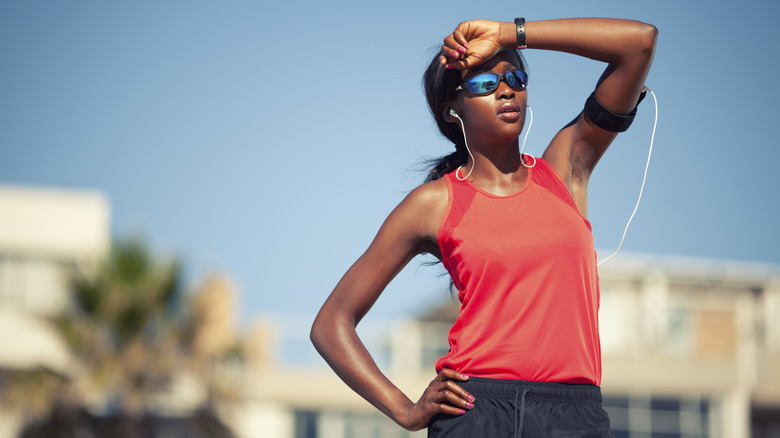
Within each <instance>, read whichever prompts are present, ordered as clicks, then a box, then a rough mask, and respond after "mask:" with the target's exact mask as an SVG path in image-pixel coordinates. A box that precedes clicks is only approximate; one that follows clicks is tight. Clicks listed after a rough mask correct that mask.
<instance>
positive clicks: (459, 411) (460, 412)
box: [458, 409, 466, 415]
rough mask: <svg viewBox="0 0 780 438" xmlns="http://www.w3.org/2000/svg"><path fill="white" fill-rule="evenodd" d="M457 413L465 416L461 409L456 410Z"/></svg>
mask: <svg viewBox="0 0 780 438" xmlns="http://www.w3.org/2000/svg"><path fill="white" fill-rule="evenodd" d="M458 413H459V414H461V415H463V414H465V413H466V411H464V410H463V409H458Z"/></svg>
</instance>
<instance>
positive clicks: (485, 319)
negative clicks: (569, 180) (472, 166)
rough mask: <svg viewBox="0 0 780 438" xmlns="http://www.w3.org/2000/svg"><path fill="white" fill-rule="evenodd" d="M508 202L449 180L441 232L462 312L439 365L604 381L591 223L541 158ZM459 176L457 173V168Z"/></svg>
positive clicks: (490, 373) (493, 374) (504, 375)
mask: <svg viewBox="0 0 780 438" xmlns="http://www.w3.org/2000/svg"><path fill="white" fill-rule="evenodd" d="M536 162H537V164H536V166H535V167H533V168H531V169H528V178H527V180H526V184H525V186H524V187H523V188H522V189H521V190H520V191H519V192H517V193H515V194H513V195H510V196H496V195H492V194H490V193H487V192H485V191H483V190H481V189H479V188H478V187H476V186H475V185H473V184H472V183H471V182H469V181H458V179H457V178H455V177H454V173H455V172H452V173H449V174H447V175H445V176H444V178H445V180H446V182H447V187H448V190H449V205H448V207H447V212H446V213H445V215H444V218H443V220H442V223H441V226H440V228H439V246H440V248H441V253H442V259H443V262H444V266H445V268H446V269H447V271H448V272H449V273H450V276H451V277H452V279H453V283H454V285H455V287H456V288H457V290H458V298H459V299H460V302H461V306H460V313H459V315H458V318H457V320H456V321H455V324H454V325H453V326H452V329H451V330H450V333H449V336H448V338H449V343H450V351H449V353H448V354H447V355H446V356H444V357H442V358H440V359H439V360H438V361H437V362H436V369H437V371H440V370H441V369H442V368H450V369H454V370H457V371H459V372H462V373H464V374H466V375H469V376H475V377H490V378H497V379H515V380H532V381H544V382H565V383H590V384H595V385H599V384H600V383H601V345H600V343H599V333H598V307H599V286H598V274H597V271H596V251H595V249H594V247H593V235H592V233H591V227H590V223H589V222H588V221H587V220H586V219H585V218H584V217H582V215H580V213H579V210H578V209H577V206H576V204H575V203H574V200H573V199H572V197H571V194H570V193H569V191H568V189H567V188H566V186H565V184H564V183H563V180H562V179H561V177H560V176H559V175H558V173H557V172H556V171H555V169H553V167H552V166H550V165H549V164H548V163H547V162H545V161H544V160H543V159H541V158H537V159H536ZM456 172H457V171H456Z"/></svg>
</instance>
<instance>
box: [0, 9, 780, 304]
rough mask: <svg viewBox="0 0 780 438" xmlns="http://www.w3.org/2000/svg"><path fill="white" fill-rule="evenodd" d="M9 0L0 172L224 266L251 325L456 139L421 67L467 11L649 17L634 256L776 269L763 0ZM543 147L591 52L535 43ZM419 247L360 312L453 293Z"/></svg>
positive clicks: (605, 186) (594, 199) (637, 147)
mask: <svg viewBox="0 0 780 438" xmlns="http://www.w3.org/2000/svg"><path fill="white" fill-rule="evenodd" d="M476 5H477V3H475V2H473V1H460V0H454V1H447V2H440V1H426V2H411V1H408V0H402V1H396V2H381V3H376V4H375V3H373V2H365V1H361V2H357V1H354V2H327V3H326V2H314V1H303V2H301V1H298V2H296V1H290V2H277V3H276V4H274V5H268V2H249V1H227V2H190V1H166V2H152V1H140V2H83V1H71V2H61V1H41V2H3V3H2V4H1V5H0V59H2V62H0V184H24V185H35V186H49V187H50V186H54V187H66V188H89V189H99V190H101V191H103V192H105V193H106V194H107V196H108V197H109V198H110V200H111V204H112V220H113V229H114V231H115V233H117V235H120V236H127V235H130V234H132V233H136V232H140V233H142V234H144V235H145V236H146V237H147V238H148V240H149V241H150V242H151V243H152V244H153V246H154V247H155V249H156V250H157V251H159V252H160V253H162V254H170V255H179V256H181V257H182V258H183V259H184V261H185V262H186V263H187V265H188V267H189V272H190V274H189V275H190V279H191V280H192V281H196V280H197V279H198V278H200V277H202V276H203V275H206V274H208V273H210V272H222V273H226V274H228V275H230V276H231V277H233V278H234V280H235V281H236V283H237V284H238V285H239V287H240V289H241V293H242V310H241V313H242V315H243V316H244V318H251V317H252V316H254V315H258V314H261V313H276V312H296V313H304V314H312V315H313V314H314V313H315V312H316V311H317V309H318V308H319V306H320V305H321V303H322V302H323V301H324V299H325V298H326V296H327V294H328V293H329V292H330V290H331V289H332V288H333V286H334V285H335V284H336V282H337V281H338V279H339V278H340V276H341V275H342V274H343V272H344V271H345V270H346V269H347V268H348V267H349V265H350V264H351V263H352V262H353V261H354V260H355V259H356V258H357V257H358V256H359V255H360V254H361V253H362V251H363V250H364V249H365V248H366V246H367V245H368V243H369V242H370V241H371V239H372V237H373V236H374V233H375V232H376V230H377V229H378V227H379V225H380V224H381V222H382V221H383V220H384V218H385V217H386V215H387V214H388V213H389V212H390V210H391V209H392V208H393V207H394V206H395V205H396V204H397V203H398V202H399V201H400V200H401V199H402V198H403V196H404V195H405V193H407V192H408V191H409V190H411V189H412V188H414V187H415V186H416V185H417V184H419V182H420V181H421V180H422V179H423V176H424V174H423V173H422V172H419V171H418V170H419V168H420V163H421V161H422V160H424V159H427V158H431V157H435V156H440V155H444V154H446V153H449V151H450V148H451V146H450V145H448V144H447V143H446V142H445V141H444V140H443V139H442V138H441V137H439V135H438V134H437V131H436V130H435V126H434V124H433V122H432V120H431V118H430V116H429V115H428V113H427V109H426V107H425V103H424V99H423V96H422V91H421V87H420V77H421V74H422V71H423V69H424V68H425V65H426V64H427V62H428V61H429V59H430V57H431V56H432V55H433V53H434V52H433V51H432V49H433V50H434V51H435V48H436V47H438V45H439V44H440V41H441V39H442V38H443V36H444V35H445V34H446V33H448V32H450V31H451V30H452V29H453V28H454V26H455V25H456V24H457V23H458V22H460V21H462V20H466V19H473V18H487V19H496V20H505V21H511V20H512V19H513V18H514V17H516V16H525V17H526V19H527V20H537V19H549V18H559V17H576V16H607V17H621V18H632V19H637V20H642V21H647V22H649V23H652V24H655V25H656V26H657V27H658V28H659V29H660V37H659V42H658V49H657V53H656V58H655V63H654V66H653V69H652V71H651V73H650V76H649V78H648V81H647V85H648V86H649V87H650V88H652V89H653V90H654V91H655V92H656V94H657V96H658V100H659V121H658V132H657V134H656V145H655V150H654V155H653V159H652V162H651V167H650V173H649V175H648V181H647V185H646V188H645V197H644V199H643V203H642V205H641V206H640V209H639V212H638V214H637V217H636V218H635V219H634V222H633V224H632V227H631V229H630V230H629V233H628V236H627V238H626V242H625V244H624V251H630V252H640V253H651V254H673V255H684V256H696V257H709V258H716V259H734V260H746V261H761V262H770V263H774V264H780V252H778V247H780V233H778V231H777V224H778V223H780V207H779V204H780V203H778V195H777V191H778V188H780V183H778V177H777V176H776V168H777V163H780V141H778V138H777V136H776V124H777V120H778V116H779V115H780V110H778V106H777V104H776V100H777V98H776V96H775V93H776V90H777V80H776V78H777V75H778V71H780V68H778V61H777V55H778V50H777V48H776V45H777V42H778V41H780V30H779V28H778V26H777V25H776V23H775V20H776V17H777V16H778V15H780V6H778V4H777V3H775V2H768V1H765V2H758V1H744V2H726V1H707V2H705V1H672V0H662V1H655V2H633V1H625V0H608V1H592V2H580V1H548V2H535V3H534V4H531V3H528V4H525V3H522V2H517V3H514V4H508V3H493V4H486V3H479V6H480V7H479V8H476V7H475V6H476ZM525 55H526V57H527V59H528V61H529V63H530V76H531V79H530V86H529V102H530V104H531V105H532V107H533V109H534V117H535V119H534V127H533V129H532V131H531V133H530V137H529V139H528V144H527V146H526V151H527V152H530V153H532V154H534V155H540V154H541V152H542V151H543V150H544V147H545V146H546V144H547V142H548V141H549V139H550V138H551V137H552V135H553V134H554V133H555V132H556V131H557V130H558V129H559V128H560V127H561V126H563V125H564V124H565V123H566V122H568V121H569V120H570V119H571V118H572V117H573V116H574V115H575V114H577V113H578V112H579V111H580V109H581V107H582V104H583V102H584V100H585V98H586V97H587V95H588V94H589V93H590V91H591V90H592V88H593V86H594V84H595V81H596V79H597V78H598V76H599V74H600V72H601V71H602V70H603V68H604V66H603V65H601V64H600V63H598V62H594V61H590V60H587V59H579V58H577V57H574V56H571V55H566V54H560V53H545V52H540V51H534V50H528V51H526V52H525ZM652 115H653V104H652V99H648V100H646V101H645V102H644V103H643V104H642V106H641V107H640V111H639V115H638V117H637V120H636V121H635V123H634V126H633V127H632V128H631V130H630V131H629V132H628V133H626V134H624V135H621V136H620V137H619V138H618V140H617V141H616V142H615V143H614V145H613V147H612V148H611V149H610V151H609V152H608V154H607V155H606V157H605V158H604V159H603V160H602V162H601V163H600V164H599V167H598V168H597V172H596V173H595V175H594V177H593V179H592V183H591V191H590V193H591V197H590V198H591V201H590V219H591V222H592V223H593V226H594V236H595V239H596V246H597V248H598V249H603V251H600V254H601V255H602V256H603V255H606V254H607V253H608V250H610V249H614V248H615V247H616V246H617V244H618V242H619V240H620V235H621V233H622V230H623V227H624V225H625V222H626V220H627V219H628V216H629V215H630V213H631V211H632V209H633V206H634V202H635V198H636V195H637V193H638V190H639V184H640V182H641V177H642V170H643V169H644V162H645V161H644V160H645V157H646V154H647V149H648V146H649V141H650V133H651V128H652V122H653V117H652ZM439 274H441V271H440V269H439V268H437V267H434V268H431V267H420V263H419V261H418V260H415V261H413V262H412V263H411V264H410V266H409V267H408V268H407V269H406V270H405V271H404V272H402V273H401V275H400V276H399V278H398V279H397V280H396V281H395V282H394V283H393V284H391V286H390V287H389V288H388V290H387V291H386V292H385V294H384V295H383V297H382V298H381V299H380V301H379V302H378V303H377V305H376V306H375V309H374V311H373V312H372V315H375V316H377V317H395V316H399V315H403V314H406V313H409V312H415V311H417V310H418V309H419V308H420V307H421V306H424V305H426V304H427V303H431V302H434V301H436V300H438V299H441V298H442V297H445V296H446V292H445V291H444V288H445V287H446V281H445V280H444V279H443V278H442V277H440V275H439Z"/></svg>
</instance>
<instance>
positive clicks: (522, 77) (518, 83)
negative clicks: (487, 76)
mask: <svg viewBox="0 0 780 438" xmlns="http://www.w3.org/2000/svg"><path fill="white" fill-rule="evenodd" d="M504 77H505V78H506V83H507V84H509V86H510V87H512V88H522V87H524V86H525V84H526V83H527V82H528V76H527V75H526V74H525V72H524V71H522V70H512V71H510V72H509V73H507V74H506V75H505V76H504Z"/></svg>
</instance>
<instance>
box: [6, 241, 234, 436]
mask: <svg viewBox="0 0 780 438" xmlns="http://www.w3.org/2000/svg"><path fill="white" fill-rule="evenodd" d="M181 271H182V269H181V264H180V263H179V262H178V260H176V259H171V260H162V259H159V258H156V257H154V256H153V255H152V254H151V252H150V251H149V249H148V247H147V245H146V244H145V242H144V241H143V240H142V239H140V238H131V239H126V240H116V241H115V242H114V243H113V245H112V248H111V251H110V253H109V254H108V255H107V257H106V258H105V259H104V260H103V261H102V262H101V263H100V264H99V265H98V266H97V267H96V268H95V269H89V268H79V269H74V270H73V271H72V273H71V279H70V284H71V289H72V302H73V304H72V307H71V309H70V310H69V311H68V312H66V313H65V314H63V315H61V317H59V318H58V319H57V320H56V321H55V324H56V325H57V326H58V327H59V329H60V330H61V333H62V334H63V336H64V338H65V340H66V343H67V344H68V345H69V347H70V349H71V352H72V356H73V357H74V361H73V365H72V367H71V369H70V371H69V372H68V373H67V375H66V376H59V377H58V376H52V375H51V373H48V374H47V373H44V376H45V378H44V377H40V376H37V375H34V377H35V376H37V381H36V382H37V383H36V385H29V384H28V385H27V386H26V387H27V388H39V389H38V391H39V392H41V394H42V396H41V397H40V400H42V401H43V402H45V403H42V405H41V406H39V407H38V412H41V411H46V410H47V409H48V412H49V413H48V418H47V420H46V421H45V422H43V423H40V424H37V425H34V426H32V427H30V428H28V429H27V431H26V432H25V433H24V435H23V437H24V438H38V437H47V438H55V437H58V438H59V437H62V438H65V437H71V436H75V435H78V436H87V437H89V436H95V437H102V436H111V437H117V438H140V437H153V436H156V435H157V432H155V430H156V429H159V424H160V421H162V420H159V419H158V418H157V416H156V413H155V412H154V411H155V409H154V407H153V406H152V405H151V403H152V402H153V400H154V399H155V398H154V396H155V395H158V396H159V394H160V393H161V392H165V388H167V387H169V385H170V383H171V382H172V381H173V379H174V378H175V377H176V376H177V375H181V374H182V373H183V372H186V371H190V372H193V373H200V374H201V375H203V370H204V368H207V367H208V365H209V363H208V361H206V359H209V360H211V359H213V356H210V357H208V358H205V357H204V356H203V354H202V353H201V352H199V351H198V348H196V343H195V342H194V341H195V340H196V339H197V338H198V336H197V333H198V331H199V330H201V331H202V327H200V326H199V323H198V317H197V315H198V311H197V307H198V306H195V305H192V303H189V302H186V301H185V299H184V296H183V291H182V287H181V283H182V282H181ZM208 284H211V283H210V282H208V283H207V285H208ZM204 290H205V289H204ZM201 293H203V291H201ZM196 302H197V300H196ZM28 380H31V378H28ZM41 382H43V383H41ZM0 383H1V382H0ZM203 383H204V384H206V385H209V384H213V381H206V382H203ZM17 386H19V387H20V388H25V385H17ZM211 386H213V385H211ZM46 391H47V392H46ZM166 421H167V420H166ZM176 421H181V422H182V424H179V425H178V426H176V427H177V428H178V429H179V430H185V429H186V430H188V429H193V430H200V431H201V432H198V433H202V432H203V431H208V433H207V435H204V436H209V437H228V436H231V434H230V432H229V431H228V430H227V429H226V428H225V427H224V426H222V425H221V423H220V422H219V421H218V420H217V419H216V417H215V416H214V415H213V413H211V411H210V409H209V406H204V409H203V410H202V411H201V412H196V413H195V414H194V415H193V416H191V417H190V419H189V420H187V419H179V420H176ZM187 421H189V423H186V422H187ZM167 423H170V421H167ZM167 423H166V424H167ZM192 424H198V425H199V426H197V427H193V426H192ZM204 425H205V426H204ZM169 428H170V427H169ZM77 432H78V433H77ZM166 433H170V431H168V432H166ZM198 433H196V432H187V433H185V434H184V435H183V436H199V435H198ZM166 436H169V435H166Z"/></svg>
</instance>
